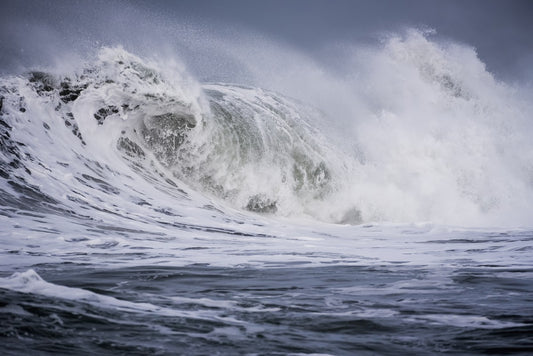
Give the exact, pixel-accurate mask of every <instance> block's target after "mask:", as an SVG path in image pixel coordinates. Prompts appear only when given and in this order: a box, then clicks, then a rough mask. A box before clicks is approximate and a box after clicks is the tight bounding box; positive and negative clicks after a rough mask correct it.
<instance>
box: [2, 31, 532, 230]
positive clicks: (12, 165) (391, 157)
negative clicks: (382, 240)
mask: <svg viewBox="0 0 533 356" xmlns="http://www.w3.org/2000/svg"><path fill="white" fill-rule="evenodd" d="M349 67H350V68H351V73H352V74H353V75H352V76H347V77H346V78H344V79H343V81H342V85H340V86H337V88H342V89H343V92H342V93H341V92H339V93H338V96H337V99H336V100H337V102H339V100H340V99H342V105H338V106H337V107H332V106H335V102H336V101H332V102H331V104H330V105H331V106H330V107H327V106H325V105H324V102H325V101H320V100H316V101H313V99H312V98H310V97H307V98H305V95H302V96H301V97H299V95H298V93H295V92H294V90H293V92H291V93H289V94H290V95H292V96H294V97H299V99H302V97H303V99H308V102H307V103H304V102H302V100H296V99H291V98H289V97H287V96H284V95H282V94H278V93H276V92H273V91H269V90H265V89H261V88H257V87H251V86H241V85H231V84H225V83H199V82H198V81H196V80H195V79H194V78H193V77H192V76H191V75H190V74H188V73H187V71H186V70H185V69H184V68H183V67H181V66H179V65H177V64H175V63H174V62H172V61H164V60H156V59H153V58H151V59H148V58H140V57H138V56H136V55H134V54H131V53H129V52H127V51H126V50H124V49H122V48H120V47H113V48H103V49H101V50H100V53H99V55H98V58H97V59H96V60H94V61H88V62H87V63H84V64H83V65H80V66H79V67H78V68H77V69H76V70H74V71H71V72H68V73H67V72H65V73H51V72H49V71H32V72H28V73H27V74H26V75H23V76H11V77H4V78H2V82H1V86H0V95H1V111H0V118H1V124H2V125H0V133H1V141H2V142H1V143H2V148H1V152H0V153H1V159H0V175H1V177H2V185H1V187H2V191H3V194H4V197H3V198H2V199H3V200H4V201H3V203H4V205H10V204H11V205H12V204H13V202H9V200H10V199H11V200H12V201H16V202H17V204H31V202H32V199H35V200H39V201H40V202H41V205H42V202H43V201H44V202H46V204H47V205H48V206H50V207H54V206H55V207H56V208H57V206H60V205H61V204H66V205H68V204H70V203H72V201H75V200H76V199H81V198H80V196H79V194H78V196H77V197H76V189H77V188H76V184H78V183H79V182H80V181H82V182H84V184H88V185H93V186H95V187H98V189H100V190H101V191H102V192H103V195H102V196H100V197H99V198H98V199H99V200H100V202H99V203H95V204H93V207H94V206H97V205H105V203H106V198H105V197H106V196H107V195H109V196H117V195H119V196H120V194H121V193H120V183H118V181H119V180H118V179H117V181H116V182H113V179H112V178H110V177H112V176H113V175H115V176H118V175H122V176H129V175H138V176H140V177H143V179H144V180H145V181H148V182H150V183H151V184H153V185H156V186H158V189H163V190H165V191H166V192H168V194H169V195H170V196H171V197H173V199H176V200H181V201H183V200H187V199H194V198H191V192H194V194H198V193H200V195H202V196H204V197H207V199H211V200H214V201H219V202H224V203H222V204H225V205H226V207H227V208H233V209H239V210H248V211H251V212H254V213H261V214H271V215H277V216H284V217H307V218H309V217H311V218H316V219H319V220H322V221H327V222H335V223H351V224H358V223H362V222H369V221H381V222H413V221H433V222H437V223H445V224H462V225H496V224H498V225H509V224H512V225H517V224H518V225H527V224H530V222H531V221H532V217H533V216H532V213H531V211H532V210H531V202H532V201H533V146H532V144H531V139H530V138H531V133H532V132H531V123H530V120H531V118H530V115H531V112H532V111H531V105H530V104H528V102H527V100H523V99H522V98H523V94H524V93H521V92H520V90H519V89H517V88H513V87H511V86H509V85H506V84H504V83H501V82H498V81H496V80H495V79H494V78H493V76H492V75H491V74H490V73H488V72H487V71H486V69H485V66H484V65H483V63H482V62H481V61H480V60H479V59H478V58H477V56H476V54H475V52H474V51H473V50H472V49H471V48H468V47H465V46H462V45H458V44H453V43H448V44H442V43H437V42H435V41H432V40H431V39H430V38H428V35H427V34H425V33H421V32H419V31H408V32H407V34H405V35H403V36H391V37H389V38H388V39H387V40H386V41H385V42H384V43H383V44H382V45H381V46H379V47H378V48H373V49H370V48H366V49H364V50H361V51H359V52H358V53H357V55H354V56H353V57H352V60H351V61H350V63H349ZM335 80H337V81H338V78H337V79H335ZM328 83H329V82H326V81H324V83H323V84H324V88H325V90H326V89H327V88H328ZM305 91H306V88H302V92H305ZM333 112H335V113H340V114H339V115H344V117H331V116H332V115H331V113H333ZM334 126H336V127H339V126H340V127H341V130H335V129H332V127H334ZM346 142H347V143H348V144H346ZM73 161H78V163H77V164H78V165H86V166H87V165H90V166H91V167H96V168H94V169H93V171H94V175H87V174H82V173H81V170H79V171H77V170H76V164H75V163H73ZM67 166H68V169H66V170H65V167H67ZM105 171H107V173H104V172H105ZM58 172H63V174H62V175H58ZM66 172H69V173H66ZM110 172H111V173H110ZM76 182H78V183H76ZM194 194H193V195H194ZM84 199H88V198H87V197H84ZM128 199H129V198H128ZM69 202H70V203H69Z"/></svg>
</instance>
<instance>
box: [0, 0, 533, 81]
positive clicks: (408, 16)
mask: <svg viewBox="0 0 533 356" xmlns="http://www.w3.org/2000/svg"><path fill="white" fill-rule="evenodd" d="M532 19H533V1H530V0H388V1H385V0H224V1H221V0H212V1H206V0H178V1H174V0H159V1H141V0H134V1H129V2H128V1H120V0H117V1H102V0H92V1H91V0H86V1H63V0H56V1H52V0H38V1H36V0H31V1H30V0H28V1H20V0H19V1H12V0H4V1H3V2H2V13H1V14H0V30H1V34H0V70H1V71H2V72H8V71H13V70H20V68H21V66H22V67H24V66H28V65H35V64H39V61H43V62H45V61H46V58H49V57H51V56H52V53H53V52H54V49H55V48H58V49H59V48H61V49H63V50H64V49H66V48H84V47H91V46H94V45H97V44H117V43H121V42H126V43H125V45H126V46H127V44H128V43H134V42H136V41H137V42H138V43H137V45H139V46H143V45H146V46H149V45H150V42H151V41H153V39H154V38H158V37H161V36H163V37H164V36H166V35H168V34H169V32H172V31H174V30H173V29H175V34H176V36H182V37H183V36H189V35H190V34H191V33H202V32H205V33H208V34H209V33H217V32H224V31H230V32H231V31H236V30H235V29H237V30H238V31H250V32H255V33H259V34H263V35H265V36H266V37H269V38H272V39H273V40H275V41H278V42H280V43H283V44H287V45H290V46H292V47H294V48H296V49H299V50H301V51H304V52H308V53H309V54H310V55H311V56H317V57H319V56H324V51H323V49H324V48H326V47H328V46H330V45H332V44H335V43H340V42H347V43H350V42H369V41H374V40H376V38H377V35H378V34H379V33H382V32H383V31H397V30H401V29H403V28H405V27H407V26H414V27H421V26H427V27H431V28H434V29H436V30H437V33H438V35H439V36H441V37H443V38H450V39H453V40H456V41H459V42H463V43H466V44H468V45H471V46H473V47H475V48H476V49H477V51H478V54H479V57H480V58H481V59H482V60H483V61H484V62H485V63H486V64H487V67H488V69H489V70H490V71H491V72H493V73H494V74H496V76H498V77H501V78H505V79H520V77H522V76H524V75H531V77H532V78H533V72H532V70H531V67H532V66H533V65H532V64H533V20H532ZM206 24H207V25H206ZM165 28H167V29H165ZM184 29H186V30H184ZM152 32H153V33H152ZM151 33H152V34H151ZM147 34H148V35H147ZM150 34H151V35H150ZM184 43H185V44H183V43H182V46H185V47H186V46H187V41H185V42H184ZM193 50H194V49H193Z"/></svg>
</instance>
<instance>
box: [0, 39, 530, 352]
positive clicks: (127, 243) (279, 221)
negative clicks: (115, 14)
mask: <svg viewBox="0 0 533 356" xmlns="http://www.w3.org/2000/svg"><path fill="white" fill-rule="evenodd" d="M347 62H349V66H350V67H353V68H357V71H355V72H352V74H353V76H351V77H350V76H344V77H343V80H342V81H340V80H339V78H334V77H332V76H329V77H327V78H326V77H323V78H322V79H321V80H322V83H323V84H324V87H326V86H327V88H334V89H335V90H334V91H332V92H328V93H326V94H324V95H322V96H314V94H313V93H314V91H313V90H312V88H308V87H305V86H302V87H301V88H297V89H298V90H294V87H292V88H290V86H287V85H286V83H281V82H278V83H277V84H276V83H275V82H274V81H270V82H269V81H268V78H265V79H264V83H265V84H266V85H267V86H268V87H269V88H271V89H274V91H273V90H267V89H264V88H262V87H259V86H249V85H238V84H232V83H218V82H217V83H203V82H199V81H198V80H196V79H195V78H194V76H193V75H192V74H190V73H189V72H187V70H186V69H185V68H183V67H182V66H181V65H178V64H176V62H172V61H168V60H165V59H162V58H160V57H157V56H154V57H140V56H137V55H135V54H133V53H130V52H128V51H126V50H125V49H123V48H122V47H104V48H101V49H100V50H99V52H98V53H97V54H96V55H95V56H94V58H89V59H87V60H86V61H85V62H83V63H78V64H77V65H76V66H65V67H63V68H62V69H59V70H58V69H57V68H56V69H53V70H52V69H42V68H41V69H39V70H35V69H28V71H27V72H26V73H24V74H23V75H17V76H4V77H2V78H1V82H0V98H1V99H0V103H1V105H0V321H1V322H0V340H1V342H0V345H1V346H0V349H1V353H2V354H5V355H19V354H23V353H24V354H28V353H29V354H39V355H48V354H68V355H75V354H96V353H98V354H113V355H114V354H127V355H147V354H155V355H166V354H169V355H175V354H183V355H232V354H243V355H313V354H315V355H398V354H420V355H425V354H427V355H432V354H440V353H443V354H447V353H448V354H465V355H466V354H524V355H526V354H531V353H532V352H533V336H532V335H533V283H532V281H533V257H532V253H533V228H532V226H533V223H532V222H533V209H532V208H533V204H532V202H533V144H532V143H531V137H532V133H533V131H532V124H531V113H532V112H533V111H532V110H531V109H532V107H531V101H530V100H528V95H529V94H528V93H529V92H528V91H527V90H526V89H525V88H521V87H520V86H518V85H511V84H509V83H504V82H501V81H498V80H496V79H495V78H494V77H493V76H492V75H491V74H490V73H489V72H487V71H486V69H485V66H484V64H483V62H482V61H481V60H480V59H478V58H477V56H476V54H475V52H474V51H473V50H472V49H471V48H468V47H466V46H464V45H460V44H455V43H446V44H443V43H438V42H436V41H434V40H432V39H431V38H430V37H428V35H427V34H425V33H421V32H419V31H408V32H407V33H406V34H404V35H401V36H400V35H398V36H391V37H390V38H388V39H387V40H386V41H384V43H382V44H380V45H379V46H376V47H375V48H365V49H364V50H361V51H359V52H358V53H357V54H356V55H353V56H352V57H350V60H349V61H347ZM300 70H301V71H300V72H296V71H295V72H294V76H295V77H294V78H292V77H289V78H288V79H286V81H288V82H291V83H293V84H292V85H296V84H294V83H302V81H301V80H297V79H298V78H300V79H301V76H302V75H303V74H302V71H303V72H304V74H305V75H308V76H310V77H312V76H314V75H317V74H316V73H315V72H313V71H311V70H309V67H306V66H301V68H300ZM321 75H322V74H321ZM282 87H285V88H288V93H289V94H290V95H288V94H285V93H283V90H281V89H280V88H282ZM276 89H279V90H276ZM343 115H344V116H343ZM339 127H340V129H339Z"/></svg>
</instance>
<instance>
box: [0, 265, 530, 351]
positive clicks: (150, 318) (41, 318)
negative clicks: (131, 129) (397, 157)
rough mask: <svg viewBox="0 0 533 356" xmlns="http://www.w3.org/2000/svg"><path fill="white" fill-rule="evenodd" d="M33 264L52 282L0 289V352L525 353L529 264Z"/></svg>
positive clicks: (528, 346) (528, 321)
mask: <svg viewBox="0 0 533 356" xmlns="http://www.w3.org/2000/svg"><path fill="white" fill-rule="evenodd" d="M35 270H36V271H37V273H38V274H39V275H40V276H41V277H42V278H43V279H44V280H45V281H47V282H50V283H53V284H47V286H49V287H50V288H48V291H49V292H45V293H41V294H37V293H23V292H17V291H13V290H8V289H0V305H1V308H0V320H1V323H0V325H1V326H0V338H1V341H0V343H1V344H2V345H3V346H2V350H3V351H2V354H5V355H15V354H16V355H20V354H23V353H29V354H43V355H47V354H69V355H73V354H79V355H84V354H106V355H107V354H109V355H111V354H113V355H116V354H119V355H148V354H155V355H173V354H183V355H231V354H259V355H285V354H311V353H319V354H331V355H354V354H357V355H360V354H363V355H376V354H377V355H399V354H418V355H431V354H437V353H444V354H523V355H526V354H531V353H533V283H532V282H531V276H532V274H533V269H519V268H516V269H513V268H500V267H490V266H489V267H485V268H482V267H480V268H457V269H451V270H448V271H435V270H429V269H428V268H427V267H426V268H423V267H420V268H417V267H394V268H391V267H390V266H383V267H379V266H373V267H361V266H331V267H301V266H293V267H291V266H287V267H284V268H262V269H254V268H214V267H207V266H202V265H196V266H194V265H193V266H188V267H180V268H173V267H150V266H139V267H131V268H119V269H99V268H92V267H88V266H86V267H84V266H80V265H69V264H62V265H44V266H39V267H38V268H36V269H35ZM54 285H62V286H68V287H71V288H76V289H70V291H71V292H72V293H71V294H72V295H74V297H68V299H63V298H62V296H61V293H62V292H61V291H58V292H57V294H59V295H54V293H55V292H53V286H54ZM78 289H83V290H85V291H91V292H94V293H95V294H91V295H93V297H90V296H89V297H87V295H83V296H81V297H80V299H79V300H77V298H76V297H75V295H76V291H77V290H78ZM50 291H52V292H50ZM50 293H51V294H50ZM85 293H86V292H85ZM47 294H48V295H47ZM94 296H98V297H94ZM101 296H109V297H113V298H116V299H109V300H111V302H109V300H107V299H105V297H104V298H100V297H101ZM118 300H120V301H129V302H133V303H144V304H131V303H130V304H125V305H123V306H122V305H119V304H117V301H118Z"/></svg>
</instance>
